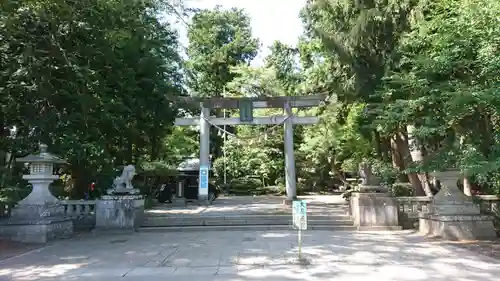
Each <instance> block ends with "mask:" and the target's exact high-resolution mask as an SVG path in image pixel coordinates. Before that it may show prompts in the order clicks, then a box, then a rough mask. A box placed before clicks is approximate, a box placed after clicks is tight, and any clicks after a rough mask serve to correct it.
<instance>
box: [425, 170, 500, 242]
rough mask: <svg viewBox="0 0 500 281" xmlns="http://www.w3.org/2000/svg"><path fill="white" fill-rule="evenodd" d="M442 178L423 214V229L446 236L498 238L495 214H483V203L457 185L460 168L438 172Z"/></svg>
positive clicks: (438, 176) (464, 238)
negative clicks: (473, 198) (494, 224)
mask: <svg viewBox="0 0 500 281" xmlns="http://www.w3.org/2000/svg"><path fill="white" fill-rule="evenodd" d="M432 176H434V177H436V178H437V179H438V180H439V181H440V182H441V186H442V187H441V190H440V191H439V192H438V193H437V194H436V195H435V196H434V198H433V200H432V205H431V208H430V212H429V213H421V214H419V232H420V233H422V234H424V235H429V236H434V237H441V238H443V239H446V240H477V239H493V238H496V232H495V228H494V226H493V217H491V216H486V215H481V211H480V209H479V206H477V205H476V204H474V202H473V201H472V198H471V197H469V196H466V195H465V194H464V193H463V192H462V191H460V190H459V189H458V187H457V184H456V183H457V180H458V179H459V178H460V172H459V171H458V170H450V171H446V172H436V173H433V174H432Z"/></svg>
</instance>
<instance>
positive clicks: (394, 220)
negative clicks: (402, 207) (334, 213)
mask: <svg viewBox="0 0 500 281" xmlns="http://www.w3.org/2000/svg"><path fill="white" fill-rule="evenodd" d="M359 174H360V176H361V178H362V182H361V184H360V185H359V186H358V187H357V188H356V190H355V191H354V192H353V193H352V195H351V198H350V201H351V202H350V208H351V213H352V219H353V220H354V225H355V226H356V227H357V228H358V230H362V231H363V230H401V229H402V227H401V226H399V222H398V205H397V203H396V202H395V201H394V199H393V198H391V197H390V195H389V193H388V190H387V188H386V187H383V186H381V185H380V180H379V179H378V178H377V177H376V176H375V175H374V174H373V172H372V169H371V165H370V164H368V163H361V164H360V166H359Z"/></svg>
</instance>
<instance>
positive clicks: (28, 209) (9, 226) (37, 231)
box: [0, 203, 73, 243]
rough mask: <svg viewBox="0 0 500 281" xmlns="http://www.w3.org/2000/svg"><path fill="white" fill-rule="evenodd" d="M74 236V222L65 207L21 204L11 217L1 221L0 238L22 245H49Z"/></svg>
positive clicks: (59, 205) (55, 204)
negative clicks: (66, 212) (53, 241)
mask: <svg viewBox="0 0 500 281" xmlns="http://www.w3.org/2000/svg"><path fill="white" fill-rule="evenodd" d="M72 234H73V222H72V220H71V218H67V217H65V215H64V206H63V205H61V204H58V203H54V204H47V205H34V204H33V205H31V204H20V205H18V206H16V207H15V208H14V209H13V210H12V213H11V216H10V217H9V218H8V219H6V220H2V221H0V236H1V237H4V238H7V239H9V240H11V241H16V242H22V243H47V242H48V241H50V240H53V239H59V238H68V237H71V235H72Z"/></svg>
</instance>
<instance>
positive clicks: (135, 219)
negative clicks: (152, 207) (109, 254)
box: [95, 195, 144, 231]
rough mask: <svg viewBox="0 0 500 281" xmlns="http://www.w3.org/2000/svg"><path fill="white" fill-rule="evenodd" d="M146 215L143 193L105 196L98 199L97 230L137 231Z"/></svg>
mask: <svg viewBox="0 0 500 281" xmlns="http://www.w3.org/2000/svg"><path fill="white" fill-rule="evenodd" d="M143 217H144V198H143V197H142V196H141V195H115V196H109V195H108V196H103V197H102V198H101V199H99V200H97V201H96V226H95V230H96V231H136V230H137V229H138V228H139V227H140V226H141V224H142V221H143Z"/></svg>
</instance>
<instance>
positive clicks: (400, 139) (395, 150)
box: [391, 132, 425, 196]
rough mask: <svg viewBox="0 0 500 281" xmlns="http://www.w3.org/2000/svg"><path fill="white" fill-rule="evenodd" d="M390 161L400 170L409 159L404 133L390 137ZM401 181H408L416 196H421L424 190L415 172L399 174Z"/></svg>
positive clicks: (404, 167) (406, 164)
mask: <svg viewBox="0 0 500 281" xmlns="http://www.w3.org/2000/svg"><path fill="white" fill-rule="evenodd" d="M391 149H392V163H393V165H394V167H395V168H396V169H398V170H399V171H400V172H402V171H404V170H405V169H406V167H407V166H408V164H409V160H411V155H410V149H409V148H408V140H407V137H406V135H405V134H403V133H401V132H398V133H396V134H395V135H394V136H393V137H392V139H391ZM400 181H401V182H408V181H409V182H410V183H411V185H412V186H413V189H414V190H415V195H416V196H423V195H425V192H424V190H423V188H422V183H421V182H420V179H419V178H418V176H417V174H416V173H408V174H403V173H402V174H401V175H400Z"/></svg>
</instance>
